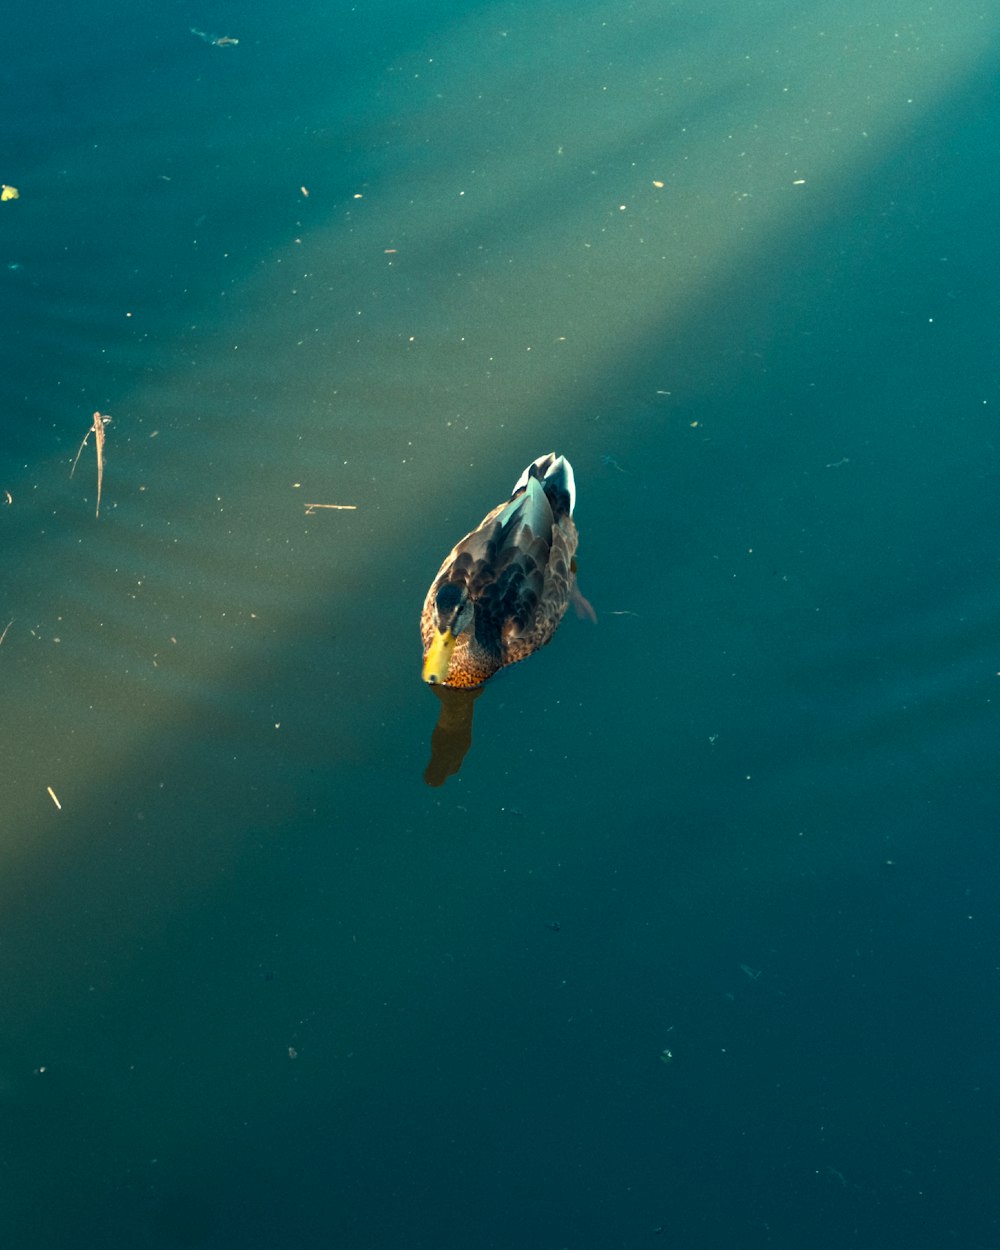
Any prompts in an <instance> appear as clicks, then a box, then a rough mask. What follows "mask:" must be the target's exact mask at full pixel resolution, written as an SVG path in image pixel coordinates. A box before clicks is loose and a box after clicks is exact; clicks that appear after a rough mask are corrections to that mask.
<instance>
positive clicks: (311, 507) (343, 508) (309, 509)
mask: <svg viewBox="0 0 1000 1250" xmlns="http://www.w3.org/2000/svg"><path fill="white" fill-rule="evenodd" d="M320 508H330V509H332V510H333V511H334V512H357V510H358V505H357V504H356V503H307V504H306V516H315V515H316V512H317V511H318V509H320Z"/></svg>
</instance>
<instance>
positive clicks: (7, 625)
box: [0, 617, 14, 647]
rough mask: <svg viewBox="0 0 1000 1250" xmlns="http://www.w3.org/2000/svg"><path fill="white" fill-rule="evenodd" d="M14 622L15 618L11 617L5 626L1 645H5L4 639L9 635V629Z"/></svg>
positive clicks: (0, 638) (0, 637)
mask: <svg viewBox="0 0 1000 1250" xmlns="http://www.w3.org/2000/svg"><path fill="white" fill-rule="evenodd" d="M13 624H14V618H13V617H11V618H10V620H9V621H8V622H7V624H6V625H5V626H4V627H3V633H2V634H0V647H2V646H3V640H4V639H5V638H6V637H7V630H8V629H10V627H11V626H12V625H13Z"/></svg>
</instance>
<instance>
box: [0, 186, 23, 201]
mask: <svg viewBox="0 0 1000 1250" xmlns="http://www.w3.org/2000/svg"><path fill="white" fill-rule="evenodd" d="M20 198H21V192H20V191H18V189H17V187H8V186H7V184H6V182H0V200H19V199H20Z"/></svg>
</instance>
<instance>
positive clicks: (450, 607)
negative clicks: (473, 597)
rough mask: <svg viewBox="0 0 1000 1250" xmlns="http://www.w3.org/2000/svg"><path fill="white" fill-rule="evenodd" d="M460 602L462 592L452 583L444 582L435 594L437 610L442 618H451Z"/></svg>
mask: <svg viewBox="0 0 1000 1250" xmlns="http://www.w3.org/2000/svg"><path fill="white" fill-rule="evenodd" d="M461 602H462V591H461V590H460V588H459V587H458V586H456V585H455V583H454V582H445V584H444V585H443V586H442V587H441V589H440V590H439V591H438V592H437V610H438V612H439V613H440V614H441V615H442V616H452V615H454V613H455V612H457V611H458V608H459V605H460V604H461Z"/></svg>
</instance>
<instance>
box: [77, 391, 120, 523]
mask: <svg viewBox="0 0 1000 1250" xmlns="http://www.w3.org/2000/svg"><path fill="white" fill-rule="evenodd" d="M110 420H111V418H110V417H105V416H102V415H101V414H100V413H99V412H95V413H94V424H93V426H92V427H91V428H90V429H89V430H88V431H87V433H86V434H84V436H83V442H82V443H81V444H80V446H79V448H78V449H77V453H76V459H75V460H74V461H73V467H72V469H70V471H69V475H70V477H72V476H73V474H74V473H75V472H76V466H77V463H78V462H79V459H80V453H81V452H82V451H83V449H84V447H86V445H87V439H88V438H90V436H91V434H93V436H94V442H95V443H96V445H97V507H96V508H95V509H94V516H100V515H101V483H102V482H103V481H104V427H105V426H106V425H107V424H108V422H109V421H110Z"/></svg>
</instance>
